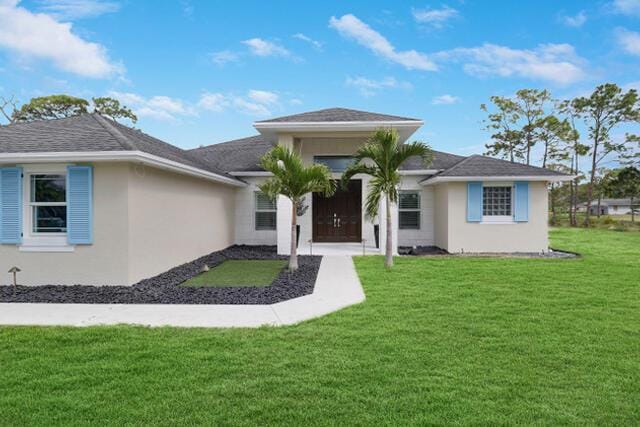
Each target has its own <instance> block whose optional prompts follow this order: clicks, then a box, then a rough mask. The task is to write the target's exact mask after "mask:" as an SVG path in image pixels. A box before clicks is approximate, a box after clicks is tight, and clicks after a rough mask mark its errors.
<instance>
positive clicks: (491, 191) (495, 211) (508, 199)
mask: <svg viewBox="0 0 640 427" xmlns="http://www.w3.org/2000/svg"><path fill="white" fill-rule="evenodd" d="M512 205H513V203H512V190H511V186H510V185H509V186H492V187H483V188H482V216H485V217H487V216H488V217H494V219H495V218H496V217H502V218H500V219H505V220H506V219H508V220H511V215H512V210H511V207H512Z"/></svg>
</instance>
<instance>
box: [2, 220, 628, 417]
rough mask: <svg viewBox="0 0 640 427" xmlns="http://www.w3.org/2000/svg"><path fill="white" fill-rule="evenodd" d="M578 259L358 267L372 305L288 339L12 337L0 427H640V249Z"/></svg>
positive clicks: (588, 244)
mask: <svg viewBox="0 0 640 427" xmlns="http://www.w3.org/2000/svg"><path fill="white" fill-rule="evenodd" d="M552 245H553V246H554V247H557V248H560V249H565V250H569V251H575V252H580V253H581V254H582V255H583V257H582V258H579V259H570V260H564V259H521V258H509V259H498V258H453V257H444V258H436V257H434V258H417V257H401V258H397V260H396V266H395V268H394V269H393V270H392V271H390V272H387V271H385V270H384V268H383V260H382V258H380V257H359V258H357V259H356V267H357V270H358V273H359V275H360V277H361V279H362V282H363V285H364V288H365V291H366V294H367V300H366V302H364V303H363V304H360V305H358V306H354V307H350V308H347V309H345V310H342V311H340V312H337V313H334V314H332V315H329V316H326V317H322V318H319V319H315V320H312V321H308V322H305V323H302V324H300V325H297V326H292V327H285V328H262V329H226V330H224V329H220V330H211V329H182V328H143V327H128V326H120V327H91V328H62V327H47V328H38V327H4V328H0V343H1V345H0V424H2V425H25V424H41V425H45V424H46V425H56V424H75V425H79V424H101V425H103V424H111V425H125V424H126V425H130V424H138V425H139V424H158V425H174V424H214V425H256V424H258V425H274V424H276V425H277V424H280V425H318V424H332V425H379V424H385V425H406V424H419V425H425V424H439V425H442V424H475V425H478V424H483V425H486V424H492V425H496V424H500V425H512V424H546V425H558V424H591V425H602V424H606V425H638V424H639V423H640V357H638V355H639V354H640V285H639V282H640V280H639V278H640V233H635V232H634V233H631V232H627V233H622V232H613V231H605V230H585V229H568V228H565V229H557V230H554V231H553V232H552Z"/></svg>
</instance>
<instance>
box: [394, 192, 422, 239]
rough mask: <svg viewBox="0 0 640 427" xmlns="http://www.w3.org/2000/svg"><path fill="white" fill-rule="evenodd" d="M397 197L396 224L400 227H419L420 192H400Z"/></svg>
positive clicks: (415, 228)
mask: <svg viewBox="0 0 640 427" xmlns="http://www.w3.org/2000/svg"><path fill="white" fill-rule="evenodd" d="M398 197H399V198H398V213H399V215H398V226H399V227H400V229H408V230H411V229H413V230H418V229H420V193H418V192H402V193H400V194H399V196H398Z"/></svg>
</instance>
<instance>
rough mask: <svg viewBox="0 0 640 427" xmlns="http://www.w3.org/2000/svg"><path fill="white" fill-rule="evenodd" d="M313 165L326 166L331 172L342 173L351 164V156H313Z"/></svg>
mask: <svg viewBox="0 0 640 427" xmlns="http://www.w3.org/2000/svg"><path fill="white" fill-rule="evenodd" d="M313 161H314V162H315V163H320V164H321V165H326V166H327V167H328V168H329V169H330V170H331V171H332V172H344V171H345V170H347V167H349V165H350V164H351V163H353V157H351V156H315V157H314V158H313Z"/></svg>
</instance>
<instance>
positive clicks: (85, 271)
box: [0, 163, 129, 285]
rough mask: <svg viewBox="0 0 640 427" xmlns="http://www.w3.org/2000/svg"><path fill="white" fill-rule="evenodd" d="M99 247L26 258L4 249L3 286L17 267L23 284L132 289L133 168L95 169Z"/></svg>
mask: <svg viewBox="0 0 640 427" xmlns="http://www.w3.org/2000/svg"><path fill="white" fill-rule="evenodd" d="M93 173H94V183H93V197H94V199H93V200H94V217H93V218H94V243H93V244H92V245H86V246H85V245H78V246H75V248H74V251H73V252H22V251H20V250H19V247H17V246H15V245H0V272H2V274H1V275H0V277H1V280H0V283H2V284H8V282H9V281H10V278H9V275H8V274H5V272H6V271H7V270H9V268H11V267H12V266H17V267H19V268H20V269H21V270H22V271H21V272H20V273H19V274H18V283H20V284H23V285H44V284H67V285H68V284H92V285H124V284H127V283H128V279H129V276H128V269H129V247H128V245H127V235H128V231H129V221H128V204H129V197H128V186H129V165H127V164H125V163H99V164H96V165H94V170H93Z"/></svg>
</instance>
